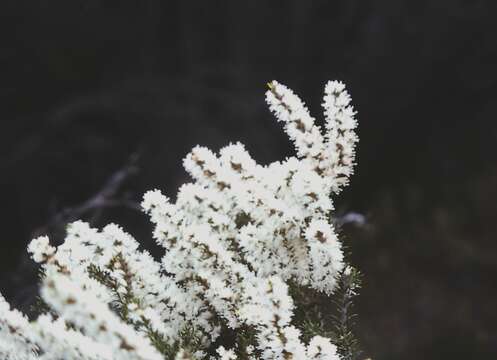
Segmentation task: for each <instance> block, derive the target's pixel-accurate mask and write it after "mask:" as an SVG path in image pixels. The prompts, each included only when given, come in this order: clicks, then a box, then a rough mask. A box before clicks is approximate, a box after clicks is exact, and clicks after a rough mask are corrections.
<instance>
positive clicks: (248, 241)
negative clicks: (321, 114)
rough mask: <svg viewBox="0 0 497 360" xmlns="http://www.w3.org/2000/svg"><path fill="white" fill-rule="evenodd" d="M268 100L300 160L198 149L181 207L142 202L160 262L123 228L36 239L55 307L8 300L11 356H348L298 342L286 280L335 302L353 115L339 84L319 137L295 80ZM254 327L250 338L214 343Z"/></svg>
mask: <svg viewBox="0 0 497 360" xmlns="http://www.w3.org/2000/svg"><path fill="white" fill-rule="evenodd" d="M266 100H267V102H268V104H269V107H270V109H271V111H272V112H273V113H274V114H275V115H276V117H277V119H278V120H279V121H281V122H283V123H284V128H285V131H286V132H287V134H288V136H289V138H290V139H291V140H292V141H293V142H294V144H295V148H296V151H297V157H289V158H287V159H285V160H284V161H281V162H273V163H271V164H269V165H266V166H263V165H259V164H257V163H256V162H255V161H254V160H253V159H252V157H251V156H250V154H249V153H248V152H247V150H246V149H245V147H244V145H242V144H240V143H234V144H230V145H228V146H226V147H224V148H222V149H221V150H220V152H219V154H215V153H214V152H212V151H211V150H209V149H207V148H205V147H202V146H196V147H195V148H193V150H192V151H191V152H190V153H189V154H188V155H187V156H186V157H185V159H184V161H183V165H184V168H185V169H186V171H187V172H188V173H189V174H190V175H191V177H192V179H193V182H191V183H188V184H184V185H182V186H181V187H180V189H179V191H178V194H177V196H176V200H175V201H172V200H171V199H169V198H167V197H166V196H164V195H163V194H162V193H161V192H160V191H159V190H152V191H148V192H147V193H146V194H145V195H144V197H143V202H142V207H143V209H144V211H145V212H146V213H147V214H148V215H149V217H150V220H151V222H152V223H153V224H154V230H153V237H154V238H155V240H156V241H157V244H158V245H160V246H161V247H162V248H163V250H164V254H163V256H162V258H161V259H160V261H158V260H156V259H154V258H153V257H152V256H151V255H150V254H149V253H147V252H146V251H143V250H140V244H139V242H138V241H136V240H135V239H134V238H133V237H132V236H131V235H130V234H128V233H126V232H125V231H124V230H123V229H122V228H121V227H120V226H118V225H115V224H110V225H107V226H106V227H104V228H103V229H102V230H98V229H94V228H92V227H90V226H89V225H88V224H87V223H85V222H82V221H77V222H74V223H72V224H70V225H69V226H68V228H67V236H66V238H65V241H64V243H63V244H61V245H60V246H58V247H57V248H55V247H53V246H51V245H50V243H49V239H48V238H47V237H40V238H37V239H35V240H33V241H32V242H31V243H30V244H29V246H28V251H29V253H30V254H31V256H32V258H33V259H34V261H36V262H38V263H40V264H41V269H42V271H43V274H44V280H43V283H42V288H41V296H42V298H43V300H44V301H45V302H46V304H47V305H48V306H49V308H50V312H49V313H45V314H42V315H40V316H39V317H38V318H37V319H35V320H33V321H31V322H30V321H28V319H27V318H25V317H24V316H23V315H22V314H20V313H19V312H17V311H16V310H11V309H10V307H9V305H8V304H7V303H6V302H5V301H4V299H3V298H0V355H1V356H2V358H6V359H9V360H10V359H12V360H15V359H59V358H67V359H99V360H100V359H102V360H103V359H154V360H155V359H162V358H164V352H165V350H164V349H175V350H174V351H175V352H174V353H173V354H172V355H171V354H169V355H168V356H173V357H174V358H175V359H177V360H180V359H192V360H193V359H206V358H209V359H220V360H235V359H237V358H239V357H238V355H239V354H240V353H244V354H245V355H244V357H243V358H247V357H248V358H249V359H303V360H306V359H326V360H336V359H339V357H338V355H337V352H336V347H335V345H333V344H332V343H331V340H330V339H327V338H323V337H320V336H315V337H314V338H312V340H311V341H310V343H309V344H305V343H304V341H303V340H302V336H301V330H300V329H298V328H297V327H296V326H295V324H293V323H292V321H293V318H294V311H295V307H296V304H295V303H294V299H292V297H291V296H290V292H289V283H290V282H291V283H292V284H294V286H300V287H311V288H313V289H314V290H317V291H320V292H324V293H325V294H328V295H329V294H331V293H333V291H334V290H335V287H336V283H337V275H338V274H339V273H340V272H341V271H342V270H343V269H344V267H345V261H344V257H343V252H342V246H341V243H340V241H339V239H338V237H337V234H336V232H335V229H334V228H333V225H332V220H331V219H330V213H331V211H332V210H333V208H334V207H333V202H332V198H331V196H332V195H333V194H334V193H337V192H339V190H340V189H342V188H343V186H345V185H346V184H347V183H348V178H349V176H350V175H351V174H352V171H353V165H354V156H355V143H356V142H357V137H356V135H355V133H354V129H355V127H356V121H355V119H354V116H355V112H354V110H353V108H352V107H351V105H350V96H349V95H348V93H347V91H346V90H345V88H344V85H343V84H342V83H340V82H329V83H328V84H327V85H326V88H325V96H324V103H323V106H324V109H325V117H326V122H325V128H324V132H323V130H322V129H321V128H320V127H319V126H318V125H316V124H315V120H314V118H313V117H312V116H311V115H310V113H309V111H308V109H307V107H306V106H305V104H304V103H303V102H302V101H301V100H300V99H299V97H298V96H297V95H295V94H294V93H293V92H292V91H291V90H290V89H288V88H287V87H286V86H284V85H282V84H280V83H278V82H276V81H273V82H271V83H270V84H269V90H268V91H267V93H266ZM247 328H249V329H252V330H253V331H254V332H255V335H254V336H255V341H253V343H250V344H244V345H243V346H242V345H240V346H239V345H238V344H235V346H234V347H232V348H230V349H226V348H224V347H223V346H218V345H219V343H217V344H216V342H217V341H222V340H224V339H222V338H221V339H220V338H219V337H220V335H221V334H222V333H223V331H227V330H229V331H232V332H235V333H236V332H237V331H242V329H247ZM185 331H187V334H189V335H184V334H185ZM188 331H189V333H188ZM185 336H189V337H192V338H195V339H196V340H197V342H198V344H196V346H197V347H198V348H196V349H193V350H192V349H190V348H189V347H188V346H189V344H183V342H184V340H185V339H184V337H185ZM211 345H212V346H215V347H214V348H216V349H217V350H216V353H215V354H212V353H211V354H207V353H206V351H207V349H209V347H210V346H211ZM214 348H211V349H214ZM207 356H210V357H207Z"/></svg>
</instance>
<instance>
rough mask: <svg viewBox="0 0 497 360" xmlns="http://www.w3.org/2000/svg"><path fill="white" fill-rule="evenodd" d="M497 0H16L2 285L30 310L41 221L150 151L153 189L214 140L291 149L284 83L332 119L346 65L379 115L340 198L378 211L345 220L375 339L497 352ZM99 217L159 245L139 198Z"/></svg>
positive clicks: (168, 188) (362, 115)
mask: <svg viewBox="0 0 497 360" xmlns="http://www.w3.org/2000/svg"><path fill="white" fill-rule="evenodd" d="M496 3H497V2H496V1H494V0H488V1H478V0H473V1H469V0H466V1H463V0H440V1H433V0H432V1H422V0H417V1H406V0H391V1H368V0H342V1H335V0H333V1H316V0H314V1H304V0H300V1H298V0H286V1H254V0H250V1H243V2H242V1H197V2H193V1H179V0H177V1H159V0H154V1H95V0H84V1H76V0H74V1H67V0H52V1H34V0H32V1H26V0H3V1H2V2H1V5H0V14H1V22H0V23H1V25H0V26H1V29H0V30H1V35H0V36H1V40H2V46H1V49H0V64H1V65H2V66H1V70H0V73H1V77H0V79H1V85H0V96H1V97H0V98H1V107H0V124H1V125H0V126H1V130H0V198H1V201H2V202H1V206H2V207H1V214H0V215H1V217H0V219H1V221H0V225H1V229H2V240H1V241H2V242H1V256H0V258H1V269H0V270H1V282H0V285H1V289H2V292H3V293H4V294H5V295H6V297H7V298H8V299H9V300H11V301H13V302H14V303H15V304H17V305H18V306H20V307H21V308H24V309H27V308H29V306H28V305H29V303H30V301H31V300H32V298H33V294H34V291H35V288H34V287H33V284H34V283H35V281H36V271H35V270H34V269H33V267H32V266H31V267H30V266H28V265H26V264H27V261H26V256H25V255H24V253H25V247H26V244H27V242H28V241H29V240H30V239H31V237H33V236H34V235H35V234H36V233H37V232H40V229H41V231H43V230H46V231H45V232H48V233H49V234H51V235H52V238H54V241H57V240H58V239H60V228H59V225H60V224H57V221H59V220H60V216H59V215H60V214H61V212H62V214H63V216H62V219H64V216H66V215H67V216H70V211H69V215H68V214H67V211H66V213H64V210H63V209H66V208H67V207H75V206H78V204H81V203H83V202H84V201H86V200H87V199H89V198H92V196H94V194H96V193H98V191H99V190H100V189H101V188H102V187H105V183H106V182H107V181H108V179H109V178H111V177H112V175H113V174H115V173H116V171H118V170H119V169H120V168H122V166H123V165H124V164H126V163H127V162H128V159H129V157H130V156H131V154H134V153H139V154H141V157H140V160H138V163H137V164H138V166H139V167H140V170H139V172H138V173H137V174H135V175H134V176H131V177H129V179H127V180H126V181H125V182H124V183H123V184H122V186H120V187H119V190H118V193H117V194H116V196H117V197H120V198H121V197H125V198H127V199H128V198H129V199H132V200H137V201H138V200H139V198H140V197H141V194H142V193H143V192H144V191H146V190H148V189H151V188H156V187H157V188H160V189H162V190H163V191H164V192H165V193H167V194H169V195H171V196H174V194H175V191H176V189H177V187H178V185H179V184H181V183H182V182H184V181H186V180H187V177H186V174H185V172H184V171H183V169H182V167H181V159H182V158H183V156H184V155H185V154H186V153H187V152H188V151H189V150H190V149H191V147H192V146H194V145H196V144H198V143H200V144H203V145H208V146H209V147H212V148H213V149H219V147H221V146H222V145H225V144H227V143H228V142H230V141H237V140H240V141H242V142H244V143H245V144H246V146H247V148H248V150H249V151H250V152H251V153H252V155H253V156H254V158H255V159H257V160H258V161H259V162H262V163H268V162H270V161H274V160H277V159H281V158H283V157H284V156H286V155H290V154H292V148H291V146H290V144H289V141H288V140H287V138H286V136H285V135H284V133H283V131H282V130H281V128H280V125H279V124H277V123H276V122H275V121H274V120H273V117H272V116H271V114H270V113H269V111H268V110H267V109H266V105H265V103H264V91H265V84H266V82H267V81H269V80H272V79H278V80H280V81H281V82H283V83H285V84H287V85H289V86H290V87H291V88H293V89H294V90H295V91H296V92H297V93H298V94H299V95H301V96H302V97H303V98H304V99H306V101H307V103H308V104H309V106H310V107H311V110H313V113H314V115H315V116H317V117H319V115H320V114H321V108H320V102H321V96H322V90H323V85H324V82H325V81H326V80H327V79H340V80H343V81H344V82H346V84H347V85H348V88H349V90H350V92H351V94H352V98H353V103H354V104H355V107H356V109H357V110H358V118H359V121H360V129H359V135H360V138H361V141H360V144H359V148H358V164H359V165H358V167H357V171H356V175H355V176H354V177H353V179H352V183H351V187H350V188H348V189H347V190H346V191H344V192H343V193H342V194H341V196H340V197H339V198H338V199H337V209H338V213H345V212H348V211H355V212H359V213H362V214H365V215H366V218H367V223H366V225H364V226H356V225H346V226H344V228H343V236H344V241H345V242H346V243H347V244H348V245H349V247H350V249H351V250H352V261H353V263H354V264H355V265H357V266H358V267H359V269H360V270H361V271H362V272H363V273H364V274H365V275H364V276H365V284H364V288H363V291H362V296H361V297H360V300H359V301H358V304H357V311H358V313H359V323H358V326H357V334H358V336H359V338H360V339H361V342H362V345H363V347H364V349H365V351H366V354H367V355H370V356H371V357H372V358H373V359H378V360H379V359H385V360H388V359H426V360H429V359H453V360H455V359H477V358H478V359H483V358H485V359H490V358H495V357H496V355H497V310H496V300H497V286H496V279H497V277H496V275H497V243H496V240H497V239H496V236H495V235H496V234H497V221H496V219H495V214H496V210H497V167H496V165H497V152H496V147H495V144H496V141H497V125H496V121H495V116H496V114H497V110H496V105H495V98H496V95H497V70H496V67H495V63H496V60H497V40H496V36H497V24H496V15H497V12H496V10H497V9H496V7H497V4H496ZM82 217H83V218H85V219H87V220H88V219H90V220H92V221H93V223H94V225H96V226H101V225H102V224H105V223H106V222H109V221H115V222H119V223H123V224H126V228H127V229H128V230H129V231H130V232H132V233H133V234H135V235H136V236H137V237H139V238H140V239H141V241H142V242H143V244H144V246H145V247H147V248H151V247H152V240H151V236H150V231H151V225H150V224H149V223H148V221H147V219H146V217H145V216H144V215H142V214H140V213H138V212H136V211H135V210H132V209H129V208H127V207H125V206H122V207H120V206H117V207H113V208H109V209H107V208H106V209H104V210H103V211H96V212H95V211H88V212H86V213H84V214H82ZM54 219H56V220H57V219H59V220H57V221H55V223H54ZM59 222H60V221H59ZM46 224H48V226H45V225H46ZM54 224H55V225H54Z"/></svg>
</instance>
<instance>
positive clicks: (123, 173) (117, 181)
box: [31, 153, 141, 238]
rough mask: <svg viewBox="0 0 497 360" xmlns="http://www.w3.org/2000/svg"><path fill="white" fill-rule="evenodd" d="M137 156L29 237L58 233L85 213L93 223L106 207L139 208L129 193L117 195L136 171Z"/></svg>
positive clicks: (132, 157) (131, 157)
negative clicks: (91, 193) (89, 193)
mask: <svg viewBox="0 0 497 360" xmlns="http://www.w3.org/2000/svg"><path fill="white" fill-rule="evenodd" d="M139 157H140V156H139V153H134V154H133V155H131V156H130V158H129V160H128V161H127V163H126V164H125V165H124V166H123V167H122V168H121V169H119V170H117V171H116V172H115V173H114V174H112V176H111V177H110V178H109V180H107V182H106V183H105V184H104V186H103V187H102V188H101V189H100V191H98V192H97V193H96V194H95V195H93V196H92V197H91V198H89V199H88V200H86V201H84V202H83V203H82V204H80V205H77V206H74V207H66V208H64V209H62V210H61V211H59V212H57V213H56V214H54V215H53V216H52V218H51V219H50V220H49V221H48V222H47V223H46V224H45V225H43V226H41V227H39V228H37V229H35V230H34V231H33V232H32V234H31V237H32V238H35V237H37V236H40V235H44V234H48V233H52V232H55V233H59V231H60V230H61V229H64V228H65V226H66V225H67V224H68V223H71V222H73V221H76V220H78V219H80V218H83V217H85V216H87V215H91V216H90V218H89V222H90V223H91V224H94V223H95V222H97V221H98V219H99V218H100V217H101V215H102V212H103V210H104V209H106V208H113V207H124V208H128V209H133V210H140V209H141V208H140V204H139V203H138V202H136V201H134V200H132V199H131V198H130V197H129V195H127V194H124V196H119V192H120V190H121V189H122V186H123V184H124V183H125V182H126V180H128V179H129V178H130V177H132V176H133V175H135V174H136V173H137V172H138V166H137V162H138V159H139Z"/></svg>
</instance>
